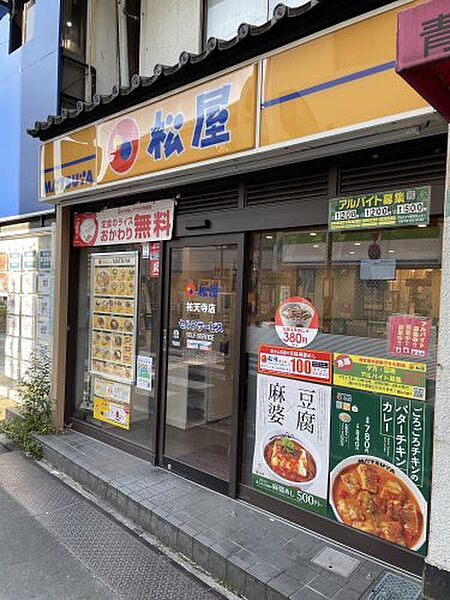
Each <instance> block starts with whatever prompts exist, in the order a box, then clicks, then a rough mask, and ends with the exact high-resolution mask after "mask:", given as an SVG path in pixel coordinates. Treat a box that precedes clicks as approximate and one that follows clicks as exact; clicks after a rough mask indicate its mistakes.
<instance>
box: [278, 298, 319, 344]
mask: <svg viewBox="0 0 450 600" xmlns="http://www.w3.org/2000/svg"><path fill="white" fill-rule="evenodd" d="M318 328H319V316H318V315H317V310H316V309H315V307H314V306H313V305H312V304H311V302H309V300H306V298H301V297H300V296H294V297H293V298H288V299H287V300H285V301H284V302H282V303H281V304H280V306H279V307H278V309H277V312H276V313H275V329H276V332H277V334H278V337H279V338H280V340H281V341H282V342H284V343H285V344H287V345H288V346H291V348H303V347H304V346H308V345H309V344H310V343H311V342H312V341H313V340H314V338H315V337H316V335H317V331H318Z"/></svg>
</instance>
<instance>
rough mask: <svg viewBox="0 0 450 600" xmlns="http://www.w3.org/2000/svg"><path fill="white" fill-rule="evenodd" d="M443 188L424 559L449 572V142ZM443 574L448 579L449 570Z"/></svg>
mask: <svg viewBox="0 0 450 600" xmlns="http://www.w3.org/2000/svg"><path fill="white" fill-rule="evenodd" d="M449 138H450V136H449ZM445 188H446V197H445V201H444V232H443V244H442V279H441V282H442V283H441V307H440V319H439V338H438V364H437V375H436V399H435V408H434V432H433V465H432V489H431V507H430V533H429V548H428V556H427V558H426V562H427V565H431V567H436V568H437V569H442V570H444V571H450V218H449V216H450V144H449V146H448V149H447V176H446V186H445ZM427 571H428V575H432V576H433V577H434V576H438V575H439V574H438V573H436V572H433V569H428V567H427V569H426V571H425V574H426V577H427ZM442 575H443V576H444V577H445V578H447V577H448V578H449V580H450V573H448V574H447V575H446V574H445V573H442ZM431 587H433V586H431ZM426 590H427V581H425V591H426ZM431 597H436V596H431ZM446 597H448V596H446Z"/></svg>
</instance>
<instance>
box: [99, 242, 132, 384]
mask: <svg viewBox="0 0 450 600" xmlns="http://www.w3.org/2000/svg"><path fill="white" fill-rule="evenodd" d="M91 260H92V263H91V318H90V371H91V373H92V374H95V375H100V376H105V377H107V378H108V379H112V380H115V381H121V382H124V383H133V382H134V371H135V347H136V308H137V306H136V298H137V277H138V253H137V252H118V253H117V254H112V253H107V254H106V253H105V254H93V255H92V256H91Z"/></svg>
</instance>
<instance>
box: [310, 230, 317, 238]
mask: <svg viewBox="0 0 450 600" xmlns="http://www.w3.org/2000/svg"><path fill="white" fill-rule="evenodd" d="M309 235H310V236H311V237H315V236H316V235H317V233H314V231H312V232H311V233H310V234H309Z"/></svg>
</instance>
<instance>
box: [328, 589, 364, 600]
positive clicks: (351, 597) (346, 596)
mask: <svg viewBox="0 0 450 600" xmlns="http://www.w3.org/2000/svg"><path fill="white" fill-rule="evenodd" d="M360 598H361V593H360V592H357V591H356V590H353V589H352V588H350V587H348V586H345V587H343V588H342V589H341V590H340V591H339V592H338V593H337V594H336V595H335V596H333V600H359V599H360Z"/></svg>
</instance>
